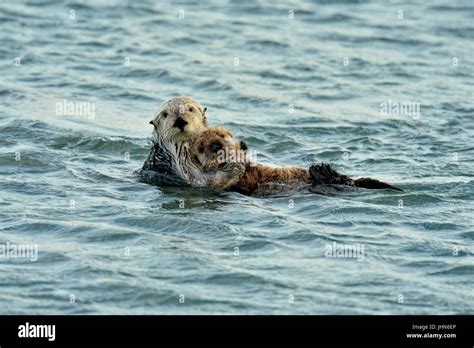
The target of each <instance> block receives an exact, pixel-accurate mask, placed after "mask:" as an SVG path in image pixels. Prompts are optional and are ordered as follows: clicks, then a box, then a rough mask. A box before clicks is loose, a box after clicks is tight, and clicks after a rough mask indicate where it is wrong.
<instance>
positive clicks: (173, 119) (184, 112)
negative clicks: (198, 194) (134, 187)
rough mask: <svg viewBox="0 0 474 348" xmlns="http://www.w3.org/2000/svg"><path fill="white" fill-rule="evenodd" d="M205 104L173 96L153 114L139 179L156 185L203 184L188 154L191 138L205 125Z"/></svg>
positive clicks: (189, 98)
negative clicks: (151, 130)
mask: <svg viewBox="0 0 474 348" xmlns="http://www.w3.org/2000/svg"><path fill="white" fill-rule="evenodd" d="M206 110H207V109H206V108H205V107H203V106H202V105H201V104H200V103H199V102H197V101H196V100H194V99H192V98H191V97H183V96H181V97H175V98H173V99H170V100H168V101H167V102H165V103H164V104H163V105H162V106H161V108H160V110H159V111H158V112H157V113H156V114H155V116H154V118H153V120H151V121H150V124H152V125H153V127H154V129H153V139H152V142H153V146H152V148H151V150H150V154H149V155H148V158H147V160H146V161H145V163H144V165H143V167H142V169H141V170H140V171H139V174H140V176H141V179H142V180H143V181H145V182H147V183H151V184H157V185H162V184H165V185H184V184H188V183H195V184H198V185H199V184H203V182H202V181H203V180H202V175H201V171H200V170H199V169H198V168H196V166H195V165H194V164H193V162H192V161H191V160H190V156H189V155H188V151H189V146H190V145H191V142H192V141H193V139H194V138H195V137H196V136H197V135H198V134H200V133H201V132H202V131H203V130H205V129H206V128H207V118H206V116H205V112H206Z"/></svg>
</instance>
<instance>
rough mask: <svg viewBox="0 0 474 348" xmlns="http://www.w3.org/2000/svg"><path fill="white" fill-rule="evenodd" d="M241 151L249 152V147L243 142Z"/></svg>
mask: <svg viewBox="0 0 474 348" xmlns="http://www.w3.org/2000/svg"><path fill="white" fill-rule="evenodd" d="M240 149H241V150H242V151H247V150H248V146H247V144H246V143H245V142H244V141H241V142H240Z"/></svg>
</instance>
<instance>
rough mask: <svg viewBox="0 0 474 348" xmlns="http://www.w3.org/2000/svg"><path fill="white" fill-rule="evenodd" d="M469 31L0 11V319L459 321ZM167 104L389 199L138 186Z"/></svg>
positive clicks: (180, 8)
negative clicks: (355, 254)
mask: <svg viewBox="0 0 474 348" xmlns="http://www.w3.org/2000/svg"><path fill="white" fill-rule="evenodd" d="M71 11H74V12H71ZM289 11H293V12H289ZM400 11H402V12H400ZM473 18H474V5H473V3H472V1H430V2H428V1H421V0H418V1H409V2H395V1H393V2H385V1H383V2H382V1H380V2H378V1H281V2H278V3H276V2H272V1H255V2H253V1H248V2H247V1H246V2H243V1H210V2H201V1H190V2H166V3H165V2H161V1H160V2H153V1H148V2H145V1H143V2H135V1H128V2H127V1H88V2H86V1H64V2H59V1H48V0H40V1H23V2H20V1H2V2H1V3H0V245H19V244H28V243H30V244H34V245H37V247H38V259H37V261H36V262H31V261H30V260H29V259H24V258H23V259H22V258H13V257H8V258H7V257H0V313H1V314H77V313H86V314H217V313H219V314H234V313H238V314H451V313H470V314H472V313H474V291H473V285H474V262H473V253H474V227H473V215H474V214H473V213H474V208H473V200H474V181H473V154H474V146H473V138H474V129H473V128H474V127H473V116H474V103H473V99H474V98H473V96H474V95H473V89H474V82H473V81H474V68H473V64H474V55H473V53H474V45H473V38H474V23H473ZM18 57H19V59H18ZM176 95H191V96H193V97H195V98H196V99H197V100H199V101H200V102H201V103H202V104H203V105H205V106H207V108H208V117H209V120H210V123H211V124H213V125H224V126H226V127H229V128H230V129H231V130H233V131H234V133H235V134H236V135H237V136H238V137H240V138H242V139H243V140H245V141H246V142H247V144H248V145H249V147H250V148H251V149H254V150H256V151H258V155H259V160H260V161H261V162H265V163H273V164H278V165H301V166H307V165H308V164H309V163H313V162H321V161H324V162H329V163H331V164H333V165H334V166H335V167H336V168H337V169H338V170H340V171H341V172H344V173H347V174H349V175H353V176H355V177H357V176H365V175H370V176H372V177H375V178H378V179H381V180H385V181H387V182H390V183H392V184H394V185H397V186H400V187H402V188H403V189H404V190H405V192H402V193H400V192H390V191H369V190H356V191H352V192H343V193H341V194H339V195H335V196H318V195H313V194H301V193H299V194H294V195H291V196H287V197H275V198H265V199H261V198H253V197H246V196H242V195H240V194H237V193H231V192H229V193H222V192H213V191H207V190H193V189H190V188H165V187H153V186H149V185H146V184H143V183H140V182H138V181H137V178H136V177H135V176H134V174H133V172H134V171H135V170H136V169H137V168H139V167H140V166H141V164H142V163H143V161H144V160H145V158H146V156H147V154H148V151H149V146H150V144H149V137H150V134H151V126H150V125H148V121H149V120H150V119H151V117H152V116H153V113H154V112H155V111H156V110H157V108H158V106H159V105H160V104H161V103H162V102H163V101H165V100H166V99H168V98H169V97H172V96H176ZM65 101H66V102H73V103H76V104H74V105H78V103H79V102H87V103H90V104H88V105H93V107H94V108H95V109H94V110H93V111H94V112H93V113H91V112H89V113H88V114H83V115H79V113H76V114H75V115H72V116H66V115H62V114H61V112H58V110H57V107H58V103H59V104H62V103H64V102H65ZM388 103H390V105H392V106H393V105H402V104H403V105H407V104H409V105H416V106H417V107H419V112H413V110H412V111H411V112H410V110H405V111H403V112H402V111H401V110H398V111H397V110H396V109H393V108H390V112H385V111H386V110H385V111H384V107H386V106H387V105H388ZM416 110H417V109H416V108H415V111H416ZM334 242H335V243H336V245H342V246H357V247H363V248H364V249H363V250H364V252H363V254H362V257H359V259H356V258H340V257H327V255H326V251H327V246H328V245H329V246H332V245H334V244H333V243H334ZM237 248H238V249H237ZM359 250H360V249H359ZM0 256H1V255H0ZM180 300H181V301H180ZM183 302H184V303H183Z"/></svg>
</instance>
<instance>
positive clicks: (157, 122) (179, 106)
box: [150, 97, 207, 143]
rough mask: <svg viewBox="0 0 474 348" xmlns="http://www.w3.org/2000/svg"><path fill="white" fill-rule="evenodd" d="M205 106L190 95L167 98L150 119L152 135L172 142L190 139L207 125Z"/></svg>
mask: <svg viewBox="0 0 474 348" xmlns="http://www.w3.org/2000/svg"><path fill="white" fill-rule="evenodd" d="M205 112H206V108H204V107H203V106H202V105H201V104H199V102H197V101H196V100H194V99H192V98H190V97H176V98H173V99H170V100H168V101H167V102H166V103H165V104H164V105H163V106H162V107H161V109H160V110H159V111H158V113H157V114H156V116H155V118H154V119H153V120H152V121H150V124H152V125H153V126H154V127H155V130H154V132H153V134H154V136H155V135H156V133H157V134H159V135H160V136H161V137H162V138H163V139H165V140H168V141H170V142H173V143H177V142H185V141H190V140H191V139H193V138H194V137H195V136H196V135H198V134H199V133H201V132H202V131H203V130H204V129H206V127H207V119H206V116H205Z"/></svg>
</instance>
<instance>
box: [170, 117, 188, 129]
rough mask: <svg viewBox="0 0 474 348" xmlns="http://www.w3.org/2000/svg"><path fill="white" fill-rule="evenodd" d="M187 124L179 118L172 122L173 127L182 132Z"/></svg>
mask: <svg viewBox="0 0 474 348" xmlns="http://www.w3.org/2000/svg"><path fill="white" fill-rule="evenodd" d="M187 124H188V122H187V121H185V120H183V119H182V118H181V117H178V118H177V119H176V121H174V124H173V127H176V128H179V129H181V130H184V127H186V125H187Z"/></svg>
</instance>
